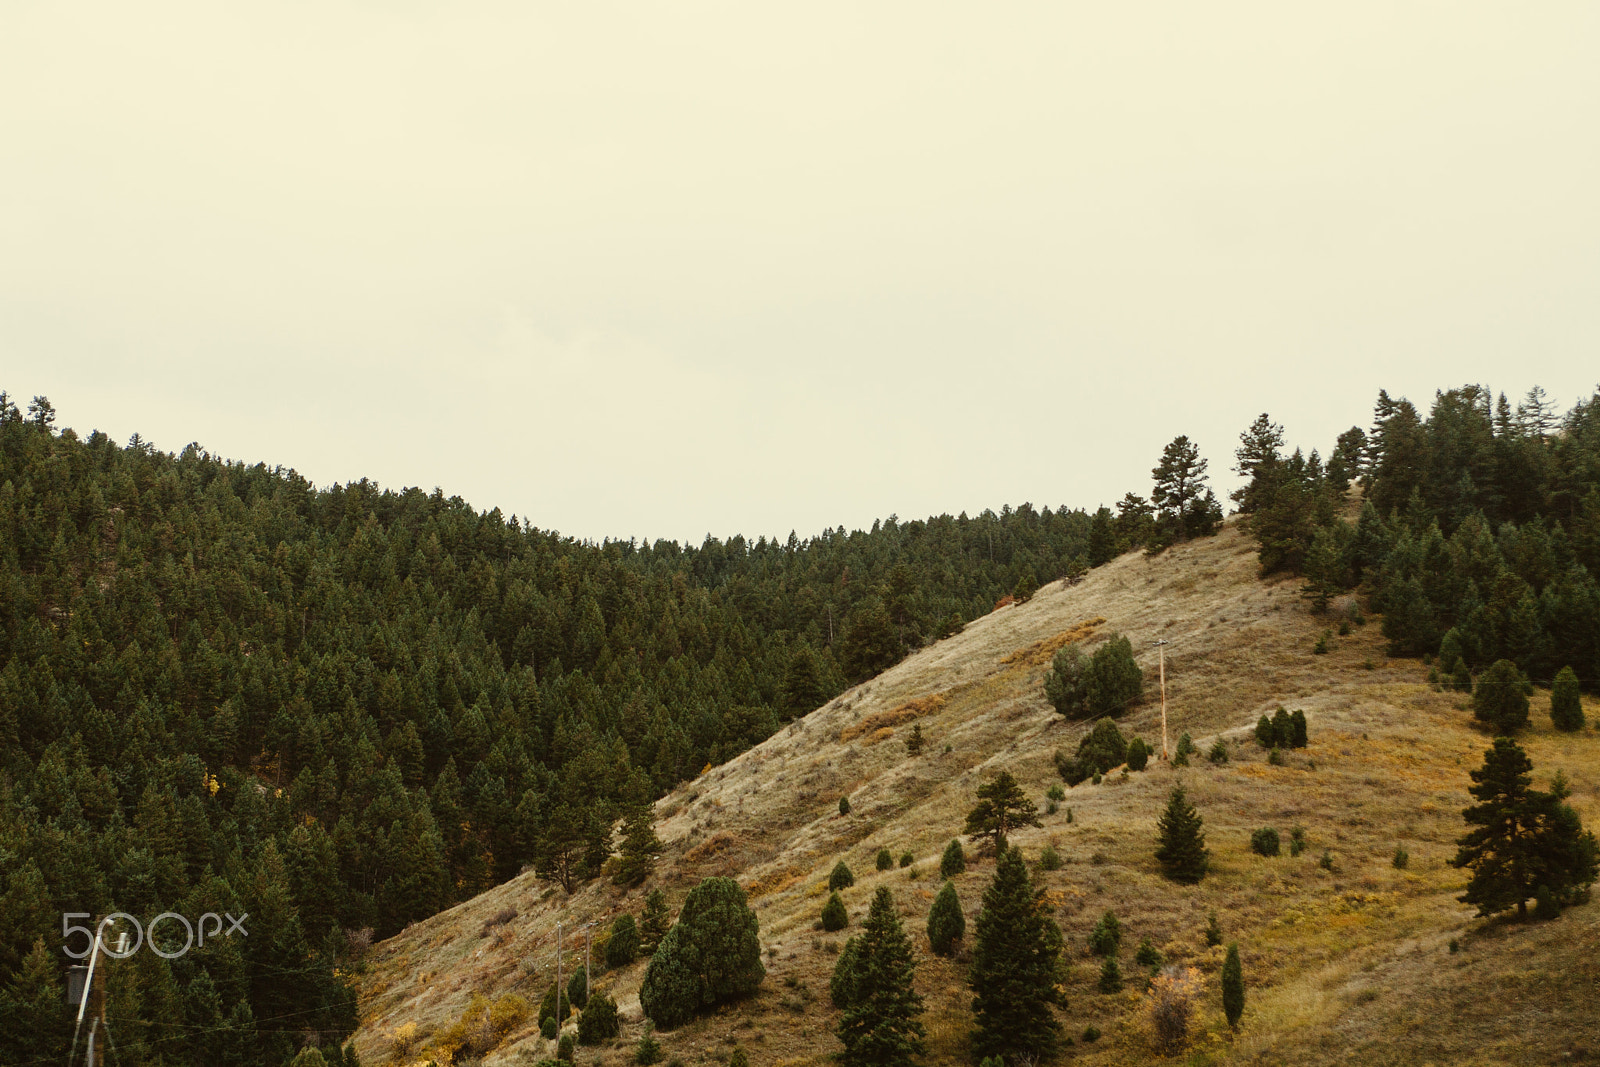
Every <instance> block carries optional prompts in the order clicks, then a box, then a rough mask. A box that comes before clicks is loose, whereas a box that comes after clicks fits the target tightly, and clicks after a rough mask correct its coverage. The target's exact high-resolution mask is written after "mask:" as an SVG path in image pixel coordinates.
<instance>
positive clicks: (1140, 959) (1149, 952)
mask: <svg viewBox="0 0 1600 1067" xmlns="http://www.w3.org/2000/svg"><path fill="white" fill-rule="evenodd" d="M1133 961H1134V962H1135V963H1137V964H1138V965H1139V966H1141V967H1151V968H1155V967H1159V966H1161V952H1160V950H1159V949H1157V948H1156V947H1155V946H1154V945H1152V944H1151V943H1150V939H1149V938H1148V937H1146V938H1144V939H1143V940H1141V941H1140V942H1139V951H1137V952H1135V953H1134V954H1133Z"/></svg>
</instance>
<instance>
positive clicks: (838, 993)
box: [828, 936, 861, 1008]
mask: <svg viewBox="0 0 1600 1067" xmlns="http://www.w3.org/2000/svg"><path fill="white" fill-rule="evenodd" d="M860 958H861V938H860V936H856V937H852V938H851V939H850V940H848V941H846V942H845V943H844V949H843V950H842V951H841V952H840V953H839V959H838V960H837V961H836V962H835V963H834V965H833V975H832V977H830V978H829V979H828V999H830V1000H832V1001H833V1006H834V1007H836V1008H848V1007H849V1006H850V1005H851V1004H852V1003H854V1002H855V999H856V963H857V961H859V960H860Z"/></svg>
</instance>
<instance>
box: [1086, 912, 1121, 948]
mask: <svg viewBox="0 0 1600 1067" xmlns="http://www.w3.org/2000/svg"><path fill="white" fill-rule="evenodd" d="M1121 947H1122V923H1121V921H1120V920H1118V918H1117V915H1116V913H1115V912H1113V911H1110V910H1107V911H1106V913H1105V914H1104V915H1102V916H1100V919H1099V921H1097V922H1096V923H1095V924H1094V929H1093V930H1090V931H1089V951H1090V952H1092V953H1094V954H1095V955H1096V956H1115V955H1116V954H1117V950H1118V949H1119V948H1121Z"/></svg>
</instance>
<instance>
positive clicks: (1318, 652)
mask: <svg viewBox="0 0 1600 1067" xmlns="http://www.w3.org/2000/svg"><path fill="white" fill-rule="evenodd" d="M1332 636H1333V631H1332V630H1324V631H1322V632H1321V633H1320V634H1318V635H1317V643H1316V644H1314V645H1312V646H1311V654H1312V655H1314V656H1326V655H1327V654H1328V639H1329V638H1330V637H1332Z"/></svg>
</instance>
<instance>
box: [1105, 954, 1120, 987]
mask: <svg viewBox="0 0 1600 1067" xmlns="http://www.w3.org/2000/svg"><path fill="white" fill-rule="evenodd" d="M1099 989H1100V992H1102V993H1120V992H1122V967H1121V966H1120V965H1119V964H1118V963H1117V957H1115V956H1107V957H1106V961H1105V962H1104V963H1102V964H1101V965H1100V982H1099Z"/></svg>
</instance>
